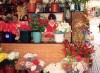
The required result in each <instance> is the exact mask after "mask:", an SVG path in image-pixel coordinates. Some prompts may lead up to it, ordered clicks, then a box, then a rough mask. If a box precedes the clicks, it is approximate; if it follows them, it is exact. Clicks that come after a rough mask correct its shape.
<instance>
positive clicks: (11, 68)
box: [4, 51, 19, 73]
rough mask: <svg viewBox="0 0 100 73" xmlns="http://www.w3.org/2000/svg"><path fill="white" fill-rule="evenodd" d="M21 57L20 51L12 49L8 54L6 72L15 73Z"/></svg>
mask: <svg viewBox="0 0 100 73" xmlns="http://www.w3.org/2000/svg"><path fill="white" fill-rule="evenodd" d="M18 58H19V52H16V51H11V52H10V53H8V56H7V64H6V65H5V68H4V71H5V73H15V65H16V63H17V61H18Z"/></svg>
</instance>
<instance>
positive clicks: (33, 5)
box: [28, 3, 36, 12]
mask: <svg viewBox="0 0 100 73" xmlns="http://www.w3.org/2000/svg"><path fill="white" fill-rule="evenodd" d="M35 11H36V3H28V12H35Z"/></svg>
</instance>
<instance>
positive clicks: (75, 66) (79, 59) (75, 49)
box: [62, 41, 94, 73]
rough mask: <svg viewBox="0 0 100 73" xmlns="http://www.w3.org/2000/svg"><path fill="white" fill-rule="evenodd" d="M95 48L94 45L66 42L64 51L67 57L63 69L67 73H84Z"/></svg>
mask: <svg viewBox="0 0 100 73" xmlns="http://www.w3.org/2000/svg"><path fill="white" fill-rule="evenodd" d="M93 48H94V46H93V45H90V44H86V43H84V42H79V41H78V42H75V43H69V42H68V41H64V48H63V49H62V51H63V53H64V55H65V58H64V59H63V67H64V69H65V70H66V71H67V73H69V72H73V73H83V72H84V71H87V70H88V67H89V60H90V58H91V54H92V53H93V52H94V49H93Z"/></svg>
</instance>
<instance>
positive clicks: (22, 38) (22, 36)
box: [20, 30, 31, 43]
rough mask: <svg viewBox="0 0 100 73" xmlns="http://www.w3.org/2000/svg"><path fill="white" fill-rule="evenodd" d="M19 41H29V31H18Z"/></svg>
mask: <svg viewBox="0 0 100 73" xmlns="http://www.w3.org/2000/svg"><path fill="white" fill-rule="evenodd" d="M20 42H22V43H28V42H31V31H27V30H26V31H20Z"/></svg>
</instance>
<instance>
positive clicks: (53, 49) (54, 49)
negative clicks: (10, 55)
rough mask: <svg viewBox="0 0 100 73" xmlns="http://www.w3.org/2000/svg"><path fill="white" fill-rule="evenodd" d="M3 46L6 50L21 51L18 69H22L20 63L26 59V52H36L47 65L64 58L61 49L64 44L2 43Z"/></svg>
mask: <svg viewBox="0 0 100 73" xmlns="http://www.w3.org/2000/svg"><path fill="white" fill-rule="evenodd" d="M1 47H2V48H3V51H4V52H10V51H18V52H19V53H20V58H19V60H18V63H17V65H16V69H21V67H20V64H19V63H20V61H21V60H23V59H24V58H23V55H24V54H26V53H36V54H37V55H38V58H40V59H42V60H44V61H45V66H46V65H47V64H50V63H57V62H60V61H61V60H62V59H63V58H64V55H63V54H62V50H61V49H63V44H54V43H51V44H49V43H46V44H44V43H41V44H29V43H21V44H19V43H1Z"/></svg>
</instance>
